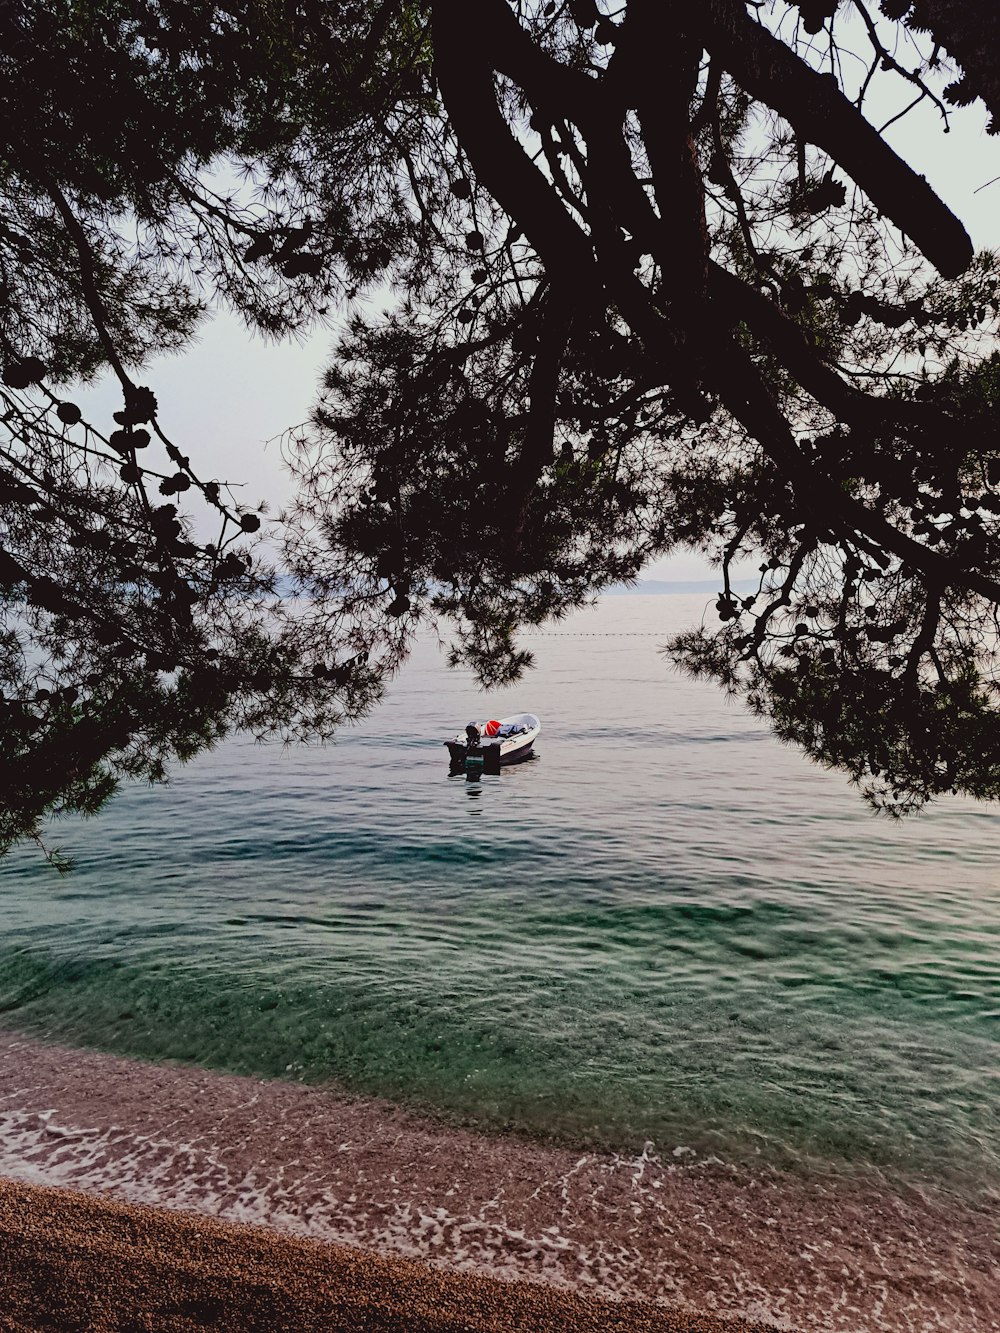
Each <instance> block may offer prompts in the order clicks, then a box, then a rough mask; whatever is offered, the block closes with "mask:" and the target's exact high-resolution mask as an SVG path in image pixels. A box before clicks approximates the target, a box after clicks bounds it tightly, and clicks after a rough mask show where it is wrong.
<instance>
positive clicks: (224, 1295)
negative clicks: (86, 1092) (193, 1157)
mask: <svg viewBox="0 0 1000 1333" xmlns="http://www.w3.org/2000/svg"><path fill="white" fill-rule="evenodd" d="M210 1326H220V1327H222V1328H232V1329H237V1328H238V1329H240V1330H246V1331H247V1333H251V1331H252V1330H261V1333H274V1331H275V1330H277V1329H295V1330H296V1333H310V1331H311V1330H315V1331H316V1333H321V1331H322V1333H338V1331H340V1330H343V1333H349V1331H353V1330H364V1331H365V1333H504V1331H506V1330H524V1333H561V1331H562V1330H569V1329H572V1330H573V1331H574V1333H600V1331H602V1330H608V1333H614V1330H621V1333H626V1331H629V1333H778V1330H777V1329H775V1328H774V1326H773V1325H765V1324H761V1323H756V1322H755V1323H746V1322H743V1321H736V1320H732V1319H723V1318H719V1317H717V1316H712V1315H701V1314H697V1313H694V1312H688V1311H682V1310H668V1309H663V1308H661V1307H657V1306H655V1305H653V1304H652V1303H648V1302H641V1303H640V1302H626V1301H609V1300H601V1299H599V1298H597V1297H594V1296H585V1295H579V1294H576V1293H572V1292H567V1291H559V1290H557V1289H555V1288H553V1287H550V1286H545V1285H542V1284H540V1283H529V1282H504V1281H501V1280H500V1279H497V1278H488V1277H483V1276H480V1275H476V1274H464V1273H453V1272H448V1271H443V1270H440V1269H437V1268H435V1267H433V1266H432V1265H430V1264H422V1263H418V1262H417V1261H415V1260H407V1259H390V1258H385V1257H383V1256H378V1255H374V1254H370V1253H367V1252H365V1251H361V1250H351V1249H348V1248H347V1247H343V1246H334V1245H328V1244H324V1243H323V1242H320V1241H309V1240H302V1239H298V1238H295V1237H290V1236H283V1235H280V1234H278V1233H277V1232H274V1231H269V1230H268V1229H266V1228H263V1227H254V1226H249V1225H243V1226H239V1225H237V1224H234V1223H226V1222H220V1221H218V1220H215V1219H208V1218H202V1217H195V1216H192V1215H190V1214H186V1213H170V1212H167V1211H166V1210H162V1209H154V1208H148V1207H141V1206H137V1205H129V1204H123V1203H120V1202H118V1201H115V1200H108V1199H98V1198H94V1197H92V1196H87V1195H83V1194H79V1193H74V1192H71V1191H68V1190H57V1189H51V1188H43V1187H39V1186H29V1185H18V1184H14V1183H12V1182H10V1181H5V1180H0V1329H3V1330H11V1333H13V1330H28V1329H35V1328H52V1327H58V1328H60V1329H67V1330H68V1329H78V1328H79V1329H83V1328H86V1329H87V1330H89V1331H91V1333H101V1331H102V1330H105V1329H108V1330H111V1329H115V1330H117V1329H120V1328H123V1327H142V1328H152V1329H170V1330H178V1331H179V1330H187V1329H192V1330H193V1329H203V1328H205V1327H210Z"/></svg>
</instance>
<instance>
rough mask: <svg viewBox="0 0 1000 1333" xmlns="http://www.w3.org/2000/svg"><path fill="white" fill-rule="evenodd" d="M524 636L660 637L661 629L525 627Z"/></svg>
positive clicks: (578, 637)
mask: <svg viewBox="0 0 1000 1333" xmlns="http://www.w3.org/2000/svg"><path fill="white" fill-rule="evenodd" d="M521 632H522V634H523V635H524V636H525V638H532V637H533V638H536V639H661V638H662V637H663V634H664V631H663V630H642V629H637V630H629V629H623V630H598V631H594V632H591V631H584V630H569V629H526V630H522V631H521Z"/></svg>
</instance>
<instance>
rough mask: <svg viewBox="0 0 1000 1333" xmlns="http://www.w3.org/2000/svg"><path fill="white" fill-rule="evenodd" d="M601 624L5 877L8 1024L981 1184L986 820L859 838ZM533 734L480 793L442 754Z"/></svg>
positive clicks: (191, 789) (744, 736) (467, 1115)
mask: <svg viewBox="0 0 1000 1333" xmlns="http://www.w3.org/2000/svg"><path fill="white" fill-rule="evenodd" d="M705 601H706V599H705V598H704V597H690V596H683V597H671V596H645V597H643V596H629V597H620V598H610V599H608V600H606V601H605V602H604V603H603V604H602V605H601V606H600V607H598V608H596V609H595V610H593V611H588V612H584V613H581V614H580V615H578V616H576V617H575V618H573V619H572V620H570V621H567V622H564V623H563V624H562V625H560V626H559V632H558V633H554V634H546V635H542V634H538V635H533V636H531V637H530V640H529V644H530V646H531V647H532V649H533V650H534V651H535V653H536V657H537V663H538V665H537V669H536V670H535V671H534V673H533V674H531V675H530V676H529V678H528V679H527V680H526V681H525V682H524V683H523V684H522V685H521V686H520V687H518V688H517V689H516V690H514V691H509V692H507V693H506V694H494V695H490V696H488V697H486V698H485V699H484V698H483V696H481V695H480V694H479V693H478V692H477V690H476V688H475V686H474V685H473V683H472V681H471V680H470V679H469V678H468V677H467V676H463V675H460V674H456V673H454V672H448V671H447V670H446V669H445V668H444V666H443V663H442V660H441V658H440V656H439V655H438V653H437V650H436V648H434V647H432V646H431V645H426V646H423V647H421V648H420V649H419V650H418V651H417V653H416V654H415V656H414V658H413V660H412V661H411V663H410V664H409V665H408V667H407V668H406V670H405V671H404V672H403V674H402V676H401V678H400V679H399V680H398V681H397V682H396V683H395V685H394V687H393V689H392V691H391V696H390V698H389V700H388V702H387V703H386V704H385V705H384V706H383V707H382V708H381V709H380V710H379V712H378V713H377V714H376V715H375V716H374V717H373V718H372V719H371V720H370V721H369V722H367V723H366V724H365V725H364V726H362V727H360V728H358V729H356V730H353V731H349V732H345V733H344V734H343V735H342V737H341V739H340V740H339V742H338V743H337V744H336V745H334V746H329V747H317V748H312V749H291V750H286V749H281V748H280V747H259V746H254V745H253V744H249V743H242V742H237V743H232V744H228V745H226V746H224V747H222V748H220V749H219V750H218V751H216V752H215V753H213V754H211V755H208V756H205V757H203V758H202V759H200V760H198V761H196V762H195V763H193V764H191V765H189V766H188V767H187V768H185V769H182V770H180V771H179V772H178V773H177V775H176V777H175V779H174V781H173V783H172V785H171V786H170V787H169V788H168V789H166V790H164V789H159V790H155V791H150V790H146V789H139V788H136V789H131V790H128V791H126V792H124V793H123V794H122V795H121V796H120V797H119V798H118V799H117V800H116V801H115V802H114V803H113V805H112V806H111V807H110V808H109V809H108V810H106V811H105V812H104V813H102V814H101V815H100V816H98V817H97V818H96V819H93V820H91V821H87V822H72V823H69V822H67V823H65V824H63V825H61V826H60V827H59V828H58V830H57V832H56V836H55V837H54V839H53V841H55V842H57V843H58V844H59V846H60V847H61V848H62V849H63V850H64V851H66V852H68V853H70V854H71V855H72V856H73V857H74V858H75V861H76V868H75V870H74V871H73V873H72V874H70V875H69V876H67V877H65V878H57V877H56V876H55V875H54V874H53V872H52V871H50V870H49V869H48V868H47V867H45V866H44V865H42V864H41V863H40V861H39V859H38V857H37V856H36V855H35V854H34V853H27V852H19V853H17V854H15V855H13V856H11V857H10V858H8V860H6V861H5V862H4V863H3V866H2V869H0V902H2V910H3V921H4V926H5V929H4V935H3V939H2V944H0V1006H2V1008H3V1010H4V1011H5V1013H6V1017H7V1020H8V1021H9V1022H13V1023H15V1024H16V1025H18V1026H21V1027H23V1028H26V1029H31V1030H38V1031H44V1032H50V1033H57V1034H59V1035H60V1036H61V1037H62V1038H69V1039H71V1040H74V1041H77V1042H79V1043H86V1044H91V1045H95V1046H100V1047H104V1048H107V1049H112V1050H118V1051H125V1052H130V1053H134V1054H137V1055H141V1056H145V1057H149V1058H154V1059H164V1058H170V1059H180V1060H186V1061H193V1062H197V1063H200V1064H206V1065H212V1066H216V1067H220V1068H225V1069H231V1070H236V1071H240V1072H254V1073H262V1074H267V1075H277V1076H279V1077H284V1078H294V1079H304V1080H309V1081H322V1080H324V1079H329V1078H333V1079H336V1080H338V1081H340V1082H341V1083H344V1084H346V1085H348V1086H349V1087H351V1088H354V1089H357V1090H359V1091H368V1092H377V1093H381V1094H386V1095H388V1096H391V1097H394V1098H402V1099H407V1100H410V1101H414V1102H417V1103H419V1104H422V1105H424V1106H429V1107H433V1108H435V1109H437V1110H439V1111H442V1112H444V1113H446V1114H449V1115H454V1116H458V1117H460V1118H462V1119H464V1120H472V1121H475V1122H478V1123H482V1124H485V1125H488V1126H490V1127H497V1126H515V1127H518V1128H522V1129H528V1130H530V1131H532V1132H535V1133H539V1132H540V1133H553V1134H558V1135H560V1136H568V1137H570V1138H574V1139H580V1140H588V1141H589V1140H598V1141H602V1142H605V1143H610V1144H615V1145H616V1146H617V1145H619V1144H621V1145H626V1144H627V1145H634V1144H639V1145H641V1144H642V1142H643V1141H644V1140H647V1139H649V1140H652V1141H653V1142H654V1143H655V1144H656V1145H657V1147H658V1148H660V1149H662V1150H664V1151H669V1150H670V1149H671V1148H672V1147H673V1146H674V1145H685V1146H688V1147H694V1148H695V1149H696V1150H697V1151H699V1152H709V1151H712V1152H716V1153H718V1154H720V1155H722V1156H729V1157H733V1156H738V1157H746V1156H748V1155H750V1156H753V1155H756V1154H762V1155H763V1156H764V1157H766V1158H768V1159H770V1160H774V1161H780V1162H782V1163H785V1164H792V1165H795V1164H799V1165H801V1166H803V1167H805V1166H808V1167H809V1168H810V1169H813V1170H815V1169H824V1170H827V1169H833V1170H850V1169H852V1168H854V1167H858V1166H862V1167H870V1166H875V1167H878V1168H880V1169H883V1170H886V1171H887V1172H889V1173H890V1174H891V1175H895V1174H898V1173H904V1174H907V1175H912V1174H913V1173H916V1174H918V1175H927V1176H929V1177H932V1178H935V1179H938V1180H950V1181H952V1182H953V1183H955V1184H957V1185H959V1186H960V1187H962V1188H967V1187H969V1186H970V1184H971V1183H972V1182H975V1183H976V1184H978V1185H983V1184H985V1185H987V1186H994V1187H995V1186H996V1185H997V1184H1000V1114H998V1106H1000V881H998V874H997V871H998V861H1000V829H998V822H997V811H996V809H995V808H994V807H985V806H974V805H971V804H966V803H959V802H957V801H954V802H949V803H942V804H941V805H939V806H937V807H935V808H933V809H932V810H931V811H930V812H929V813H926V814H925V815H923V816H921V817H919V818H918V819H916V820H912V821H910V822H908V823H906V824H903V825H894V824H891V823H889V822H887V821H884V820H881V819H875V818H873V817H872V816H871V815H870V814H869V813H868V812H867V811H866V808H865V807H864V806H863V805H862V804H861V802H860V800H859V798H858V797H857V795H856V794H855V793H853V792H852V791H851V790H850V789H849V788H848V787H847V785H846V783H845V782H844V780H843V779H842V778H840V777H839V776H837V775H834V774H829V773H826V772H824V771H822V770H820V769H818V768H816V767H814V766H812V765H810V764H808V763H807V762H806V761H805V760H804V759H802V758H801V756H800V755H799V754H798V753H797V752H795V751H793V750H789V749H785V748H783V747H782V746H780V745H778V744H777V743H776V742H775V741H774V740H773V738H771V736H770V735H769V734H768V732H767V730H766V728H764V727H763V726H762V725H761V723H760V722H759V721H757V720H755V719H753V718H750V717H748V716H746V715H745V714H744V713H743V712H742V711H741V710H740V709H739V708H738V707H736V706H733V705H731V704H728V703H727V702H726V701H725V700H724V699H723V698H722V696H721V695H720V694H719V693H718V692H717V691H716V690H715V689H713V688H712V687H711V686H708V685H705V684H699V683H695V682H691V681H689V680H687V679H685V678H683V677H680V676H678V675H676V674H674V673H673V672H672V671H671V670H670V669H669V668H668V667H667V665H666V664H665V662H664V660H663V659H662V657H661V656H660V655H659V654H658V648H659V646H660V645H661V644H662V643H663V642H664V640H665V639H666V638H667V637H668V636H669V634H670V633H671V632H672V631H673V630H674V629H676V628H680V627H682V626H683V625H685V624H689V623H691V622H692V621H693V620H697V619H698V618H699V617H700V615H701V613H702V610H703V608H704V605H705ZM517 711H531V712H536V713H538V714H539V715H540V716H541V718H542V721H543V726H544V731H543V734H542V737H541V739H540V741H539V743H538V758H537V759H536V760H535V761H533V762H531V763H527V764H523V765H521V766H519V767H517V768H516V769H511V770H506V771H504V773H503V774H501V776H500V777H492V778H491V777H487V778H484V779H483V780H482V781H481V782H479V783H477V784H472V783H468V782H466V780H465V778H464V776H458V777H449V776H448V771H447V762H446V759H447V756H446V753H445V751H444V749H443V748H442V746H441V745H440V741H441V740H442V739H443V738H444V737H445V736H446V735H450V734H454V732H455V731H456V730H458V729H459V728H460V727H461V726H462V725H464V723H465V722H466V721H467V720H468V719H469V718H470V717H482V716H484V715H492V716H502V715H503V714H504V713H506V712H517Z"/></svg>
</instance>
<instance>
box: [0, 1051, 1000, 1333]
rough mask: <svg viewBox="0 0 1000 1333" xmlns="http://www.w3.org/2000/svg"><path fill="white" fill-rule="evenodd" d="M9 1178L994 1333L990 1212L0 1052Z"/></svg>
mask: <svg viewBox="0 0 1000 1333" xmlns="http://www.w3.org/2000/svg"><path fill="white" fill-rule="evenodd" d="M0 1176H6V1177H8V1178H10V1179H14V1180H19V1181H23V1182H26V1183H29V1184H38V1185H54V1186H62V1187H66V1188H71V1189H77V1190H83V1191H88V1192H92V1193H98V1194H106V1195H112V1196H115V1197H117V1198H119V1199H123V1200H127V1201H129V1202H133V1203H138V1204H152V1205H159V1206H165V1207H168V1208H174V1209H183V1210H188V1211H191V1212H194V1213H200V1214H203V1215H208V1216H214V1217H218V1218H222V1219H226V1220H229V1221H234V1222H251V1223H259V1224H265V1225H267V1226H270V1227H273V1228H276V1229H278V1230H281V1231H284V1232H287V1233H290V1234H292V1235H298V1236H302V1237H309V1238H312V1239H316V1240H323V1241H333V1242H338V1243H341V1244H347V1245H351V1246H357V1247H362V1248H365V1249H370V1250H373V1251H376V1252H378V1253H381V1254H384V1255H395V1256H404V1257H409V1258H416V1259H423V1260H429V1261H431V1262H432V1263H435V1264H437V1265H440V1266H442V1267H446V1268H449V1269H454V1270H459V1271H467V1272H476V1273H481V1274H486V1275H491V1276H500V1277H505V1278H512V1279H513V1278H526V1279H531V1280H534V1281H542V1282H545V1283H548V1284H551V1285H553V1286H555V1287H559V1288H563V1289H574V1290H578V1291H584V1292H592V1293H594V1294H596V1295H601V1296H611V1297H617V1298H638V1299H653V1300H657V1301H661V1302H666V1303H674V1304H683V1305H688V1306H690V1307H692V1308H697V1309H700V1310H706V1311H712V1312H717V1313H720V1314H727V1315H735V1316H742V1317H746V1318H751V1319H759V1320H769V1321H771V1322H773V1323H775V1324H777V1325H778V1326H779V1327H783V1328H788V1329H802V1330H806V1329H810V1330H811V1329H823V1330H830V1331H831V1333H833V1331H834V1330H836V1331H837V1333H855V1331H857V1333H868V1330H872V1333H874V1330H880V1331H881V1330H884V1331H885V1333H891V1331H894V1330H907V1331H908V1333H909V1331H911V1330H912V1331H916V1330H921V1331H922V1333H924V1331H926V1333H929V1331H930V1330H935V1329H941V1330H949V1331H950V1333H955V1330H958V1329H961V1330H963V1333H981V1331H982V1333H986V1330H994V1331H995V1330H997V1329H998V1328H1000V1278H998V1276H997V1274H998V1272H1000V1247H998V1244H997V1238H996V1230H995V1225H993V1224H992V1222H991V1220H990V1217H989V1215H988V1214H987V1213H986V1212H985V1210H982V1209H978V1208H973V1207H971V1206H965V1205H963V1204H961V1203H959V1202H957V1201H955V1200H954V1199H952V1198H949V1197H946V1196H944V1195H938V1194H926V1193H921V1192H918V1191H916V1190H910V1191H906V1192H905V1193H904V1192H892V1191H890V1190H889V1189H887V1188H882V1187H880V1186H878V1185H877V1184H872V1183H867V1184H865V1183H860V1182H856V1181H855V1182H848V1181H843V1180H834V1179H833V1178H815V1179H811V1180H809V1179H801V1178H798V1177H793V1176H788V1175H782V1174H779V1173H777V1172H774V1171H769V1170H761V1171H760V1172H757V1173H755V1172H753V1171H751V1170H748V1169H747V1168H744V1167H732V1166H728V1165H726V1164H724V1163H722V1162H719V1161H718V1160H708V1161H698V1160H693V1159H692V1157H691V1156H690V1154H689V1153H688V1152H687V1151H686V1150H685V1149H684V1147H683V1145H669V1146H665V1147H664V1148H663V1149H662V1150H661V1151H657V1150H655V1149H654V1148H653V1145H647V1146H646V1148H645V1149H644V1150H643V1151H642V1152H640V1153H638V1154H636V1155H634V1156H622V1155H617V1154H612V1153H594V1152H589V1151H588V1152H583V1151H579V1152H574V1151H572V1150H570V1149H567V1148H563V1147H555V1146H551V1145H547V1144H540V1143H536V1142H532V1141H527V1140H523V1139H519V1138H503V1137H497V1136H487V1135H479V1134H477V1133H475V1132H474V1131H472V1130H468V1129H461V1128H454V1127H449V1126H445V1125H442V1124H439V1123H436V1122H433V1121H430V1120H426V1119H422V1118H420V1117H418V1116H416V1115H414V1114H411V1113H409V1112H407V1111H404V1110H401V1109H399V1108H396V1107H393V1106H390V1105H388V1104H386V1103H382V1102H379V1101H377V1100H371V1099H357V1098H348V1097H345V1096H341V1095H338V1094H337V1093H335V1092H332V1091H324V1090H317V1089H315V1088H304V1087H302V1086H300V1085H296V1084H290V1083H282V1082H278V1081H261V1080H256V1079H251V1078H243V1077H238V1076H233V1075H220V1074H214V1073H208V1072H205V1071H203V1070H198V1069H190V1068H177V1067H173V1066H157V1065H151V1064H145V1063H141V1062H139V1061H132V1060H126V1059H121V1058H119V1057H115V1056H110V1055H106V1054H101V1053H97V1052H92V1051H81V1050H74V1049H69V1048H66V1047H61V1046H56V1045H48V1044H45V1043H43V1042H40V1041H38V1040H36V1039H34V1038H28V1037H25V1036H22V1035H19V1034H17V1033H13V1032H9V1031H8V1032H4V1033H2V1034H0Z"/></svg>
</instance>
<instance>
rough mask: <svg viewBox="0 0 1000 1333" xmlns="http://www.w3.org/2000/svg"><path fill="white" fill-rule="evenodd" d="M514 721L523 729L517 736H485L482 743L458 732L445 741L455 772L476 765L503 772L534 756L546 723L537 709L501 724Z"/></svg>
mask: <svg viewBox="0 0 1000 1333" xmlns="http://www.w3.org/2000/svg"><path fill="white" fill-rule="evenodd" d="M508 724H510V725H513V726H516V727H519V728H522V730H521V731H520V732H519V734H517V735H514V736H499V737H497V738H495V739H493V738H485V737H484V738H483V739H482V740H481V741H480V742H479V744H478V745H470V744H469V743H468V739H467V737H466V736H464V735H463V736H456V737H455V739H454V740H452V741H445V745H446V746H447V748H448V756H449V759H450V761H451V768H452V770H453V771H454V772H461V770H462V769H466V770H467V769H469V768H470V767H472V766H474V767H475V768H477V769H479V768H480V766H481V770H482V772H484V773H499V772H500V769H501V768H506V767H507V766H508V765H509V764H519V763H521V762H522V760H525V759H530V758H531V757H532V752H533V748H534V744H535V741H536V740H537V738H538V734H539V732H540V731H541V729H542V724H541V723H540V722H539V720H538V718H537V717H535V715H534V714H533V713H518V714H517V715H516V716H515V717H508V718H504V719H503V721H502V722H501V726H504V725H508Z"/></svg>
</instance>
